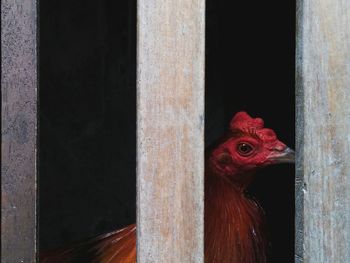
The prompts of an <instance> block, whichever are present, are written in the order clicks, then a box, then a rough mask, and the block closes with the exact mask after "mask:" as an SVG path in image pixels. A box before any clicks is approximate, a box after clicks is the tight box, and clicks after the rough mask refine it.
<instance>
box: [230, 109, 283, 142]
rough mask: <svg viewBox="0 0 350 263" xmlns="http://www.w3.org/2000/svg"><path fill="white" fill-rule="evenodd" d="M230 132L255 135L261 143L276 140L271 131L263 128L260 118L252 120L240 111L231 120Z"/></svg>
mask: <svg viewBox="0 0 350 263" xmlns="http://www.w3.org/2000/svg"><path fill="white" fill-rule="evenodd" d="M230 130H231V131H237V130H238V131H241V132H243V133H249V134H254V135H257V136H258V137H259V138H260V139H262V140H263V141H273V140H276V139H277V137H276V134H275V132H274V131H273V130H271V129H267V128H264V121H263V119H261V118H252V117H250V116H249V115H248V113H246V112H244V111H240V112H238V113H236V115H235V116H234V117H233V118H232V120H231V123H230Z"/></svg>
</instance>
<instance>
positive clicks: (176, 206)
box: [137, 0, 205, 262]
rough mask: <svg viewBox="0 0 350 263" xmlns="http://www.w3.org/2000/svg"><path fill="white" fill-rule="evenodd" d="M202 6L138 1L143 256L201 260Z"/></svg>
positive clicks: (199, 1) (200, 1) (191, 1)
mask: <svg viewBox="0 0 350 263" xmlns="http://www.w3.org/2000/svg"><path fill="white" fill-rule="evenodd" d="M204 9H205V1H204V0H179V1H174V0H139V2H138V41H137V44H138V48H137V51H138V54H137V55H138V70H137V73H138V79H137V81H138V92H137V93H138V94H137V107H138V128H137V136H138V142H137V147H138V148H137V151H138V153H137V174H138V199H137V200H138V219H137V227H138V242H137V244H138V250H137V253H138V262H203V246H204V245H203V243H204V237H203V228H204V227H203V209H204V208H203V198H204V190H203V177H204V138H203V130H204V21H205V17H204V16H205V10H204Z"/></svg>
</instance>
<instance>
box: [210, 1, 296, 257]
mask: <svg viewBox="0 0 350 263" xmlns="http://www.w3.org/2000/svg"><path fill="white" fill-rule="evenodd" d="M206 8H207V17H206V21H207V24H206V28H207V29H206V112H205V114H206V143H207V145H211V144H212V143H213V142H214V141H215V140H216V139H217V138H219V137H220V136H221V135H222V134H223V133H224V132H225V131H226V130H227V128H228V126H229V123H230V120H231V118H232V117H233V115H234V114H235V113H236V112H238V111H242V110H244V111H246V112H248V113H249V114H250V115H251V116H253V117H260V118H263V119H264V121H265V126H266V127H268V128H271V129H273V130H274V131H275V132H276V134H277V136H278V138H279V139H280V140H281V141H282V142H284V143H285V144H287V145H288V146H289V147H291V148H293V149H294V145H295V142H294V138H295V133H294V125H295V121H294V113H295V99H294V96H295V95H294V91H295V88H294V67H295V66H294V65H295V62H294V60H295V59H294V49H295V44H294V42H295V40H294V39H295V1H294V0H288V1H269V2H254V3H252V2H247V1H239V2H228V1H223V0H217V1H207V7H206ZM248 192H249V193H250V195H252V196H254V197H255V199H257V200H258V202H259V203H260V204H261V206H262V207H263V209H264V210H265V213H266V221H267V228H268V233H269V234H268V235H269V237H268V240H269V242H270V248H269V253H268V261H269V262H294V166H293V165H285V164H284V165H276V166H271V167H266V168H265V169H262V170H261V171H259V172H258V173H257V174H256V178H255V180H254V181H253V183H252V184H251V186H250V187H249V188H248Z"/></svg>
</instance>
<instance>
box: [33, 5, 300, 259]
mask: <svg viewBox="0 0 350 263" xmlns="http://www.w3.org/2000/svg"><path fill="white" fill-rule="evenodd" d="M294 5H295V2H294V1H292V0H288V1H277V0H273V1H268V2H266V1H265V2H261V1H260V2H259V1H257V2H254V4H253V3H252V2H249V1H239V2H236V3H232V1H223V0H215V1H214V0H208V1H207V30H206V143H207V145H209V144H210V143H211V142H212V141H214V140H215V139H216V138H217V137H219V136H220V135H221V134H222V133H223V132H224V130H225V129H226V128H227V125H228V123H229V121H230V118H231V117H232V115H233V114H234V113H235V112H237V111H239V110H246V111H247V112H248V113H249V114H251V115H253V116H259V117H262V118H263V119H264V120H265V124H266V126H267V127H269V128H273V129H274V130H275V131H276V133H277V135H278V136H279V138H280V140H281V141H283V142H285V143H286V144H287V145H289V146H290V147H294V136H295V134H294V124H295V122H294V108H295V107H294V106H295V105H294V37H295V31H294V30H295V19H294V17H295V7H294ZM39 72H40V135H39V141H40V153H39V157H40V166H39V171H40V221H39V222H40V246H41V248H43V249H45V248H51V247H57V246H60V245H62V244H66V243H69V242H72V241H77V240H81V239H84V238H86V237H89V236H93V235H96V234H99V233H104V232H108V231H110V230H112V229H116V228H119V227H122V226H125V225H127V224H130V223H133V222H135V216H136V215H135V214H136V213H135V212H136V188H135V185H136V170H135V166H136V151H135V150H136V0H132V1H130V0H124V1H108V0H103V1H102V0H101V1H92V0H85V1H82V0H79V1H78V0H76V1H68V0H52V1H41V4H40V68H39ZM250 192H251V193H252V194H253V195H254V196H256V197H257V199H258V200H260V202H261V204H262V206H263V207H264V208H265V211H266V214H267V217H268V224H269V232H270V240H271V253H270V262H293V261H294V168H293V166H290V165H280V166H275V167H270V168H267V169H265V170H263V171H261V172H260V173H259V174H258V176H257V180H256V181H255V182H254V184H253V185H252V187H251V188H250Z"/></svg>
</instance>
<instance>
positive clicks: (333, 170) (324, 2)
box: [296, 0, 350, 263]
mask: <svg viewBox="0 0 350 263" xmlns="http://www.w3.org/2000/svg"><path fill="white" fill-rule="evenodd" d="M297 5H298V8H297V10H298V12H297V18H298V24H297V82H298V84H297V97H298V98H297V107H298V115H297V117H298V127H299V128H298V130H297V131H298V137H299V139H298V140H297V142H298V148H299V149H298V154H299V158H298V161H299V164H298V167H297V173H298V182H300V183H299V184H297V239H299V241H301V238H298V237H301V236H303V243H297V246H296V248H297V249H296V254H297V256H296V262H301V261H302V259H303V262H314V263H323V262H349V259H350V161H349V156H350V103H349V98H350V1H344V0H298V1H297ZM298 202H301V203H300V204H298ZM302 219H303V224H302ZM300 233H302V235H300ZM300 257H301V258H300Z"/></svg>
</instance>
